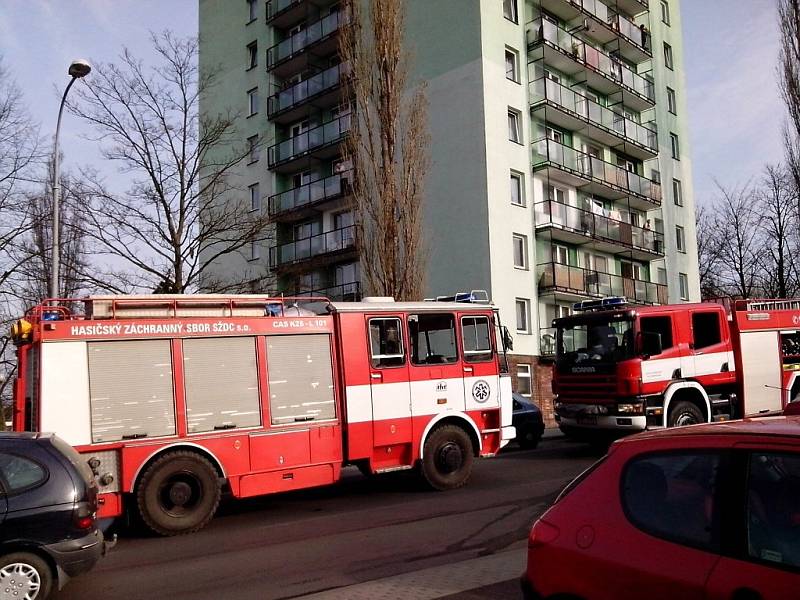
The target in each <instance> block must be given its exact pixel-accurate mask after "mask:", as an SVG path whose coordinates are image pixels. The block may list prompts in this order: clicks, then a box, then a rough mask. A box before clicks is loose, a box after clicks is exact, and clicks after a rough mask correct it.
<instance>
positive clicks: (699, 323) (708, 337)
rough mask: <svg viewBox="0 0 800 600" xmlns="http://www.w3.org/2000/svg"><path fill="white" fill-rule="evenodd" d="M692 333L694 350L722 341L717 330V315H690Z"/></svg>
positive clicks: (697, 313)
mask: <svg viewBox="0 0 800 600" xmlns="http://www.w3.org/2000/svg"><path fill="white" fill-rule="evenodd" d="M692 332H693V333H694V349H695V350H700V349H701V348H707V347H708V346H713V345H714V344H719V343H720V342H721V341H722V335H721V332H720V330H719V313H717V312H696V313H692Z"/></svg>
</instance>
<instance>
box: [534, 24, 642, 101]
mask: <svg viewBox="0 0 800 600" xmlns="http://www.w3.org/2000/svg"><path fill="white" fill-rule="evenodd" d="M528 32H529V33H528V35H529V36H531V37H532V39H529V40H528V43H529V44H531V45H532V44H538V43H541V42H547V43H548V44H551V45H553V46H556V47H557V48H559V49H560V50H561V51H562V52H564V53H566V54H569V55H570V56H572V57H573V58H574V59H575V60H577V61H578V62H580V63H582V64H584V65H586V66H588V67H589V68H591V69H593V70H595V71H597V72H599V73H602V74H603V75H605V76H606V77H608V78H609V79H611V80H613V81H615V82H616V83H617V84H618V85H621V86H623V87H625V88H627V89H628V90H630V91H632V92H634V93H636V94H638V95H639V96H641V97H643V98H646V99H647V100H649V101H650V102H653V103H654V102H655V98H656V96H655V85H654V84H653V82H652V81H651V80H650V79H647V78H645V77H642V76H641V75H639V74H638V73H635V72H634V71H632V70H631V69H629V68H628V67H627V66H625V65H624V64H622V63H621V62H620V61H618V60H615V59H613V58H611V56H610V55H608V54H606V53H605V52H603V51H601V50H598V49H597V48H595V47H594V46H591V45H589V44H587V43H586V42H584V41H583V40H581V39H580V38H577V37H575V36H574V35H572V34H571V33H569V32H568V31H566V30H564V29H561V28H560V27H559V26H558V25H556V24H555V23H552V22H551V21H548V20H547V19H535V20H534V21H531V22H530V23H529V24H528Z"/></svg>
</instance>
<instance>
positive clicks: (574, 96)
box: [529, 77, 658, 154]
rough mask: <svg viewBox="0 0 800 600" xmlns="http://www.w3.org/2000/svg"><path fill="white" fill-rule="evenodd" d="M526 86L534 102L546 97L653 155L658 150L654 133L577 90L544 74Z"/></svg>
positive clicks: (656, 136)
mask: <svg viewBox="0 0 800 600" xmlns="http://www.w3.org/2000/svg"><path fill="white" fill-rule="evenodd" d="M529 89H530V99H531V102H532V103H534V104H535V103H537V102H541V101H542V100H547V101H549V102H552V103H554V104H557V105H558V106H560V107H562V108H563V109H565V110H567V111H569V112H571V113H573V114H575V115H577V116H579V117H581V118H582V119H583V120H584V121H588V122H590V123H592V124H594V125H597V126H599V127H602V128H603V129H605V130H606V131H608V132H611V133H613V134H614V135H616V136H618V137H621V138H624V139H627V140H629V141H632V142H634V143H636V144H639V145H640V146H644V147H645V148H647V149H649V150H651V151H652V152H653V153H655V154H657V153H658V135H657V134H656V132H655V131H653V130H652V129H650V128H649V127H645V126H644V125H641V124H639V123H637V122H636V121H633V120H631V119H629V118H627V117H626V116H625V115H623V114H620V113H618V112H615V111H613V110H611V109H610V108H607V107H605V106H602V105H600V104H598V103H597V102H595V101H594V100H590V99H589V98H587V97H586V96H584V95H583V94H580V93H579V92H576V91H574V90H571V89H570V88H568V87H566V86H563V85H561V84H560V83H556V82H555V81H553V80H551V79H547V78H545V77H540V78H539V79H536V80H534V81H532V82H530V84H529Z"/></svg>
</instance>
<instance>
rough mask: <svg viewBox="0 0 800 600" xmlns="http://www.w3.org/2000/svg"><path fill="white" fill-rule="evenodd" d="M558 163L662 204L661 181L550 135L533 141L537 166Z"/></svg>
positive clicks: (534, 158)
mask: <svg viewBox="0 0 800 600" xmlns="http://www.w3.org/2000/svg"><path fill="white" fill-rule="evenodd" d="M548 163H549V164H551V165H555V166H556V167H557V168H560V169H563V170H566V171H569V172H571V173H573V174H575V175H577V176H580V177H582V178H585V179H589V180H593V181H598V182H600V183H602V184H604V185H607V186H609V187H611V188H614V189H617V190H621V191H623V192H624V193H631V194H635V195H637V196H641V197H643V198H645V199H647V200H648V201H650V202H652V203H653V204H661V184H660V183H657V182H655V181H651V180H650V179H647V178H646V177H642V176H641V175H639V174H637V173H634V172H632V171H628V170H627V169H625V168H624V167H620V166H619V165H615V164H612V163H610V162H606V161H604V160H601V159H599V158H596V157H594V156H590V155H589V154H587V153H585V152H581V151H580V150H576V149H575V148H572V147H570V146H565V145H564V144H561V143H559V142H555V141H553V140H550V139H541V140H538V141H536V142H534V143H533V166H534V168H536V167H537V166H544V165H547V164H548Z"/></svg>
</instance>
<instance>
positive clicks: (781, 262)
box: [758, 165, 798, 298]
mask: <svg viewBox="0 0 800 600" xmlns="http://www.w3.org/2000/svg"><path fill="white" fill-rule="evenodd" d="M795 190H796V188H795V186H794V183H793V180H792V178H791V176H790V175H789V174H788V173H787V172H786V169H784V167H782V166H773V165H767V166H766V167H765V168H764V178H763V181H762V186H761V188H760V190H759V193H758V195H759V196H760V201H759V210H760V213H761V215H762V216H763V220H762V225H763V229H762V232H763V239H762V240H761V250H760V252H759V255H760V261H761V268H760V269H759V273H760V278H761V288H762V293H763V294H764V295H765V296H766V297H769V298H789V297H791V296H794V295H795V294H797V292H798V271H797V267H796V266H795V260H794V259H793V257H794V256H796V252H797V250H798V235H797V233H798V220H797V216H798V215H797V201H798V199H797V195H796V193H795Z"/></svg>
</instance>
